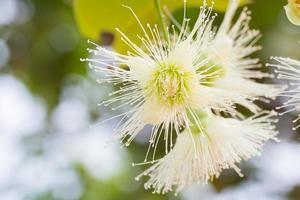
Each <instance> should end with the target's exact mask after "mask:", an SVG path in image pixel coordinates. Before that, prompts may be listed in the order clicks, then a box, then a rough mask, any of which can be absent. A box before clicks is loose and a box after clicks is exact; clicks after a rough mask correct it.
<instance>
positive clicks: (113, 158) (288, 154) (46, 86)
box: [0, 0, 300, 200]
mask: <svg viewBox="0 0 300 200" xmlns="http://www.w3.org/2000/svg"><path fill="white" fill-rule="evenodd" d="M180 1H181V0H178V1H176V3H175V1H174V2H173V3H174V5H173V3H172V1H168V3H169V4H170V5H169V7H170V8H176V9H175V10H172V12H173V14H174V15H175V16H176V17H177V18H178V19H180V18H181V14H182V6H180V4H181V3H180V4H179V3H178V2H180ZM215 1H222V0H215ZM111 2H112V3H116V2H114V1H111ZM122 2H124V3H126V4H127V5H129V6H131V4H130V3H132V2H133V1H132V0H130V1H127V2H126V0H123V1H122ZM188 2H189V1H188ZM193 2H195V1H194V0H193ZM73 3H74V2H73V1H72V0H0V162H1V163H0V199H1V200H2V199H3V200H23V199H28V200H52V199H53V200H54V199H55V200H61V199H62V200H69V199H70V200H73V199H74V200H75V199H83V200H125V199H128V200H132V199H142V200H159V199H185V200H248V199H249V200H250V199H251V200H252V199H253V198H256V199H257V200H284V199H290V200H299V199H300V170H299V169H300V149H299V141H298V136H297V135H296V133H294V132H292V129H291V126H292V124H291V123H292V122H291V121H292V119H293V116H288V115H286V116H283V117H281V119H280V122H279V124H278V128H279V130H280V132H281V134H280V136H279V137H280V138H281V143H274V142H270V143H269V144H268V145H267V146H266V147H265V150H264V153H263V155H262V156H261V157H259V158H254V159H252V160H250V161H247V162H243V163H242V166H241V167H242V169H243V172H244V174H245V178H240V177H239V176H238V175H237V174H235V173H234V172H233V171H232V170H227V171H225V172H224V173H222V175H221V177H220V179H218V180H216V181H214V183H213V184H209V185H206V186H202V185H194V186H191V187H188V188H187V189H186V190H184V191H183V192H182V193H181V194H179V196H178V197H175V196H174V195H173V194H168V195H157V194H152V193H151V191H145V190H144V188H143V181H144V180H141V181H140V182H136V181H134V177H135V176H136V175H138V174H139V173H140V172H141V171H142V170H143V169H145V167H146V166H141V167H132V166H131V163H132V162H140V161H142V160H143V158H144V155H145V152H146V148H147V146H146V141H147V132H148V131H149V130H148V129H147V128H146V130H145V131H144V132H143V133H142V134H141V135H140V136H139V137H138V138H137V139H136V140H135V142H134V144H132V145H131V146H130V147H129V148H128V149H120V148H119V145H118V144H117V143H116V144H112V145H110V146H108V147H107V148H104V147H103V144H104V141H105V140H106V138H109V135H110V134H111V132H112V129H113V127H114V126H115V125H116V123H117V122H116V121H111V122H108V123H104V124H99V122H100V121H102V120H103V119H106V118H108V117H111V116H113V115H114V114H116V113H115V112H113V111H111V110H110V109H109V108H105V107H98V106H97V103H99V102H100V101H101V100H103V99H105V95H106V94H107V93H108V92H109V91H112V90H114V88H112V87H111V86H109V85H99V84H97V83H96V81H95V80H96V78H97V77H98V76H100V75H99V74H95V73H94V72H92V71H90V70H89V69H88V67H87V66H86V63H83V62H80V58H85V57H88V56H89V55H88V54H87V51H86V48H88V47H90V46H89V45H88V44H87V39H88V38H87V37H85V36H84V35H83V34H81V33H80V31H79V27H78V25H77V23H76V20H75V19H77V18H78V16H77V18H76V17H75V15H74V12H73V8H72V4H73ZM196 3H197V2H196ZM286 3H287V2H286V0H276V1H274V0H253V3H252V4H250V5H248V7H249V9H250V10H251V11H252V21H251V26H252V27H253V28H255V29H260V30H261V31H262V34H263V37H262V39H261V40H260V41H259V44H260V45H262V46H263V50H262V51H260V52H259V53H257V54H256V55H255V56H258V57H260V58H261V59H262V62H264V63H266V62H270V61H269V57H270V56H272V55H276V56H288V57H292V58H295V59H300V44H299V41H300V28H299V27H297V26H294V25H292V24H291V23H290V22H289V21H288V20H287V18H286V16H285V13H284V9H283V6H284V5H285V4H286ZM108 4H110V2H107V1H104V0H99V1H98V3H97V8H98V7H99V9H92V8H94V6H95V5H92V4H91V5H90V7H91V12H99V13H101V12H106V13H111V15H110V16H109V17H108V18H106V19H102V18H101V19H97V18H95V19H94V20H95V22H97V21H99V23H100V24H109V22H110V20H112V21H113V22H118V21H120V20H121V22H122V21H123V20H124V21H126V18H124V17H122V16H120V15H118V14H119V13H118V12H116V11H114V10H110V8H109V7H108ZM138 4H139V5H138V6H137V5H136V4H135V5H132V7H133V8H135V7H136V9H147V6H152V4H149V3H145V4H143V1H139V3H138ZM175 4H176V6H175ZM99 5H100V6H99ZM178 5H179V6H178ZM188 6H189V3H188ZM190 6H192V7H190V8H189V9H188V13H189V14H188V15H189V17H190V18H192V19H195V17H196V16H197V14H198V11H199V9H198V7H196V4H194V3H193V4H190ZM124 9H125V8H124ZM125 10H126V9H125ZM85 12H86V11H85ZM126 12H129V11H127V10H126ZM142 12H143V11H141V10H137V13H142ZM99 13H98V14H99ZM98 14H97V13H95V16H97V15H98ZM222 17H223V14H222V13H221V12H220V13H219V15H218V18H217V20H216V25H217V24H218V23H220V22H221V21H222ZM143 19H145V20H147V18H143ZM149 19H151V20H152V21H151V22H154V21H155V19H154V18H153V16H150V18H149ZM104 22H105V23H104ZM120 26H122V24H120ZM110 28H111V27H110ZM99 35H100V33H99ZM117 37H118V35H116V38H117ZM94 39H95V38H94ZM97 42H99V44H100V43H101V39H100V38H99V40H97ZM102 42H103V41H102ZM281 101H282V99H279V100H278V101H277V102H273V103H272V106H275V105H276V104H279V103H280V102H281Z"/></svg>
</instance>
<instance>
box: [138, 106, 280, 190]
mask: <svg viewBox="0 0 300 200" xmlns="http://www.w3.org/2000/svg"><path fill="white" fill-rule="evenodd" d="M275 116H276V112H274V111H272V112H262V113H259V114H257V115H254V116H253V117H250V118H247V119H245V120H241V121H240V120H237V119H231V118H223V117H219V116H215V115H213V114H210V115H208V117H207V119H206V120H205V122H204V123H203V124H204V125H203V129H202V130H199V129H198V130H197V129H194V130H192V133H191V132H189V131H184V132H182V133H181V134H180V135H178V137H177V141H176V144H175V146H174V148H173V149H172V150H171V151H170V152H169V154H167V155H166V156H165V157H164V158H162V159H160V160H158V161H157V163H155V164H153V165H152V166H151V167H150V168H148V169H147V170H146V171H145V172H143V173H142V174H141V175H139V176H138V177H137V178H136V179H137V180H138V179H139V178H140V177H141V176H149V177H150V178H149V180H148V181H147V182H146V183H145V185H144V186H145V188H146V189H150V188H153V189H154V193H166V192H169V191H173V190H175V193H178V192H179V191H180V190H182V189H183V188H184V187H185V186H186V185H189V184H191V183H194V182H198V183H207V182H208V181H209V180H212V179H214V178H218V177H219V175H220V173H221V171H222V170H223V169H227V168H233V169H234V170H235V171H236V172H237V173H238V174H239V175H240V176H242V174H241V172H240V169H239V168H238V166H237V163H239V162H241V161H242V160H247V159H249V158H251V157H253V156H255V155H259V154H260V152H261V149H262V146H263V145H264V143H265V142H266V141H268V140H269V139H274V140H275V139H276V135H277V131H275V130H274V129H275V126H274V125H273V123H275V122H276V121H277V120H276V119H275V118H274V117H275Z"/></svg>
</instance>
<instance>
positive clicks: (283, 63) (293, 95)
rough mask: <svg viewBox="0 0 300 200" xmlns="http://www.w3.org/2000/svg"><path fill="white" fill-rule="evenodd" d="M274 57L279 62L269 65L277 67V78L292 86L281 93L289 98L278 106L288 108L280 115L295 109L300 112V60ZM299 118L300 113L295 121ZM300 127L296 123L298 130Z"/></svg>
mask: <svg viewBox="0 0 300 200" xmlns="http://www.w3.org/2000/svg"><path fill="white" fill-rule="evenodd" d="M272 59H273V60H275V61H277V62H278V63H277V64H267V65H268V66H272V67H275V68H277V69H276V70H275V72H276V73H278V76H277V78H278V79H283V80H287V81H289V82H290V84H289V85H290V88H289V89H287V90H286V91H284V92H282V94H281V95H280V96H282V97H287V98H289V100H287V101H286V102H284V103H283V105H282V106H279V107H277V108H278V109H286V110H285V111H284V112H282V113H280V115H283V114H286V113H290V112H294V111H298V112H300V83H299V81H300V61H298V60H294V59H291V58H283V57H272ZM299 120H300V114H298V117H297V118H296V119H295V120H294V121H293V122H294V123H297V122H299ZM299 127H300V125H296V126H295V127H294V128H293V129H294V130H296V129H297V128H299Z"/></svg>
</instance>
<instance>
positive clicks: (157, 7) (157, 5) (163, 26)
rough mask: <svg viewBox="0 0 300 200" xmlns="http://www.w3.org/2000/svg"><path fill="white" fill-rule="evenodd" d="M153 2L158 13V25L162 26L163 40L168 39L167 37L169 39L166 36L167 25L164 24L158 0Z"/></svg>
mask: <svg viewBox="0 0 300 200" xmlns="http://www.w3.org/2000/svg"><path fill="white" fill-rule="evenodd" d="M154 3H155V8H156V11H157V14H158V21H159V25H160V26H161V28H162V31H163V35H164V38H165V40H166V41H168V39H169V38H168V30H167V26H166V21H165V19H164V14H163V12H162V9H161V5H160V0H154Z"/></svg>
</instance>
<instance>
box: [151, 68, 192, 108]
mask: <svg viewBox="0 0 300 200" xmlns="http://www.w3.org/2000/svg"><path fill="white" fill-rule="evenodd" d="M152 77H153V78H152V79H151V80H150V81H149V82H148V83H147V86H146V88H145V89H146V91H147V90H148V91H149V90H151V94H150V95H153V96H155V97H157V98H158V100H159V101H161V102H163V103H166V104H168V105H171V106H173V105H174V104H177V105H178V104H184V103H185V101H186V99H187V97H188V94H189V93H190V90H191V88H190V87H191V86H190V84H189V83H191V81H193V77H195V76H194V74H193V73H192V72H190V71H187V70H185V69H184V68H183V67H181V66H177V65H174V64H169V65H160V66H158V68H157V70H155V71H154V73H153V75H152Z"/></svg>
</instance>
